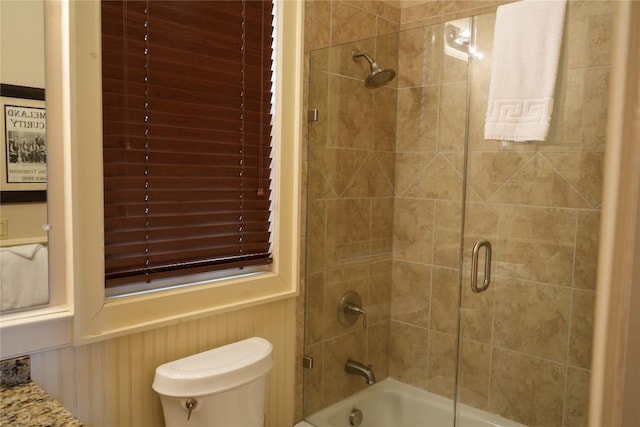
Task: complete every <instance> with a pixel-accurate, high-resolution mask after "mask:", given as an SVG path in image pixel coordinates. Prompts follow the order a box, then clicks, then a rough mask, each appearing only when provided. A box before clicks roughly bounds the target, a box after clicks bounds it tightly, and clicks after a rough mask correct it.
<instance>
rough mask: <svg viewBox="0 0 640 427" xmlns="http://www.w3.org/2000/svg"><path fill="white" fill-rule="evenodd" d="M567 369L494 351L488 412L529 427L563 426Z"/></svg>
mask: <svg viewBox="0 0 640 427" xmlns="http://www.w3.org/2000/svg"><path fill="white" fill-rule="evenodd" d="M564 371H565V368H564V367H563V366H562V365H560V364H557V363H554V362H547V361H545V360H541V359H538V358H532V357H528V356H526V355H523V354H518V353H514V352H511V351H508V350H501V349H494V351H493V361H492V373H491V386H490V392H489V410H490V411H491V412H495V413H497V414H498V415H501V416H503V417H505V418H509V419H512V420H515V421H517V422H519V423H522V424H525V425H528V426H537V427H546V426H549V427H551V426H554V427H555V426H560V425H561V423H562V402H563V398H562V397H563V394H564V383H565V373H564Z"/></svg>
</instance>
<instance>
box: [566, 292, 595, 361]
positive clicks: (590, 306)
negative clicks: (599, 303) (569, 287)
mask: <svg viewBox="0 0 640 427" xmlns="http://www.w3.org/2000/svg"><path fill="white" fill-rule="evenodd" d="M594 306H595V293H594V292H591V291H581V290H578V289H574V291H573V306H572V309H571V338H570V341H569V357H568V362H569V363H570V364H572V365H574V366H579V367H581V368H585V369H589V367H590V366H591V340H592V336H593V316H594Z"/></svg>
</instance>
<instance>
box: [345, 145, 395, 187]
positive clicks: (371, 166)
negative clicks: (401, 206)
mask: <svg viewBox="0 0 640 427" xmlns="http://www.w3.org/2000/svg"><path fill="white" fill-rule="evenodd" d="M342 195H343V196H344V197H390V196H392V195H393V187H392V183H391V182H389V180H388V179H387V177H386V175H385V173H384V172H383V170H382V167H381V166H380V164H379V163H378V160H377V159H376V157H375V156H374V155H373V153H369V156H368V157H367V158H366V159H365V161H364V162H362V164H361V165H360V168H359V169H358V170H357V171H356V173H355V175H354V177H353V179H352V180H351V182H350V183H349V185H348V186H347V188H346V190H345V191H344V193H343V194H342Z"/></svg>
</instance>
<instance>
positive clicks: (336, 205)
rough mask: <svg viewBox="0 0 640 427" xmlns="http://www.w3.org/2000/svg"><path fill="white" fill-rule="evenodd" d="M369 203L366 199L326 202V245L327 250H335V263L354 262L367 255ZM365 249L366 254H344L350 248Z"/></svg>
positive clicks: (369, 220) (369, 218)
mask: <svg viewBox="0 0 640 427" xmlns="http://www.w3.org/2000/svg"><path fill="white" fill-rule="evenodd" d="M370 222H371V201H370V200H368V199H337V200H329V201H327V243H328V245H329V247H328V249H329V250H332V249H333V250H337V251H339V252H340V253H336V254H335V255H336V258H335V260H336V261H340V260H342V261H346V262H348V261H349V260H350V259H352V260H355V259H356V258H357V257H358V256H362V255H368V244H369V238H370ZM352 245H354V246H353V247H354V248H355V247H359V245H364V246H366V247H367V250H366V252H365V253H364V254H363V253H358V254H356V253H353V254H351V256H350V255H349V253H348V252H344V250H345V249H348V248H349V247H350V246H352Z"/></svg>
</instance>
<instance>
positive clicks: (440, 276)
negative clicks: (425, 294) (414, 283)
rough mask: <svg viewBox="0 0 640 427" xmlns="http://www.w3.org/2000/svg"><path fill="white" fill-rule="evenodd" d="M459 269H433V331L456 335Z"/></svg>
mask: <svg viewBox="0 0 640 427" xmlns="http://www.w3.org/2000/svg"><path fill="white" fill-rule="evenodd" d="M458 276H459V272H458V269H451V268H441V267H433V274H432V282H431V329H433V330H436V331H439V332H445V333H448V334H455V333H456V331H457V325H458V298H459V294H460V291H459V289H460V288H459V286H458Z"/></svg>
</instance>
